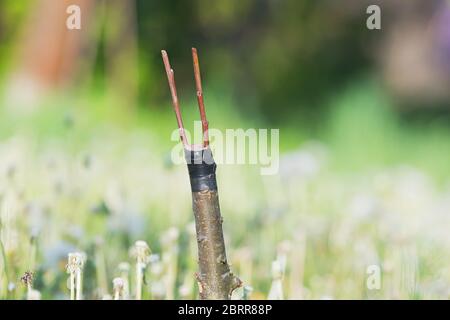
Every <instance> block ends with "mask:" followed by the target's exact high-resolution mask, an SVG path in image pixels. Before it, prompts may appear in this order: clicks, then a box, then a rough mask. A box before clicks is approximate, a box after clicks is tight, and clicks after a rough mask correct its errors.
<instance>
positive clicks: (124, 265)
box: [118, 262, 130, 273]
mask: <svg viewBox="0 0 450 320" xmlns="http://www.w3.org/2000/svg"><path fill="white" fill-rule="evenodd" d="M118 269H119V272H120V273H128V272H129V271H130V264H129V263H128V262H121V263H119V265H118Z"/></svg>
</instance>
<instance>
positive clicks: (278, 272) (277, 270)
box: [272, 260, 283, 280]
mask: <svg viewBox="0 0 450 320" xmlns="http://www.w3.org/2000/svg"><path fill="white" fill-rule="evenodd" d="M282 276H283V266H282V264H281V263H280V261H278V260H275V261H273V262H272V278H273V279H274V280H275V279H280V278H282Z"/></svg>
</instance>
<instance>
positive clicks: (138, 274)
mask: <svg viewBox="0 0 450 320" xmlns="http://www.w3.org/2000/svg"><path fill="white" fill-rule="evenodd" d="M142 269H143V266H142V265H141V264H140V263H139V262H138V263H137V264H136V300H142V278H143V273H142Z"/></svg>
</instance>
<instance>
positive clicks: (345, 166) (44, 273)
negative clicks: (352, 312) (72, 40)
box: [0, 82, 450, 299]
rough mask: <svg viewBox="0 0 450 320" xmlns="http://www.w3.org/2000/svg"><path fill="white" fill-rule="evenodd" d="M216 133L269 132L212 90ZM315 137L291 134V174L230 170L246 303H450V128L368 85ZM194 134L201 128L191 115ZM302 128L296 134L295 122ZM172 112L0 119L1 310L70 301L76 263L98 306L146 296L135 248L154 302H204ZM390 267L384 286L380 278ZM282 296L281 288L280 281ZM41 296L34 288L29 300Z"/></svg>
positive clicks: (60, 106)
mask: <svg viewBox="0 0 450 320" xmlns="http://www.w3.org/2000/svg"><path fill="white" fill-rule="evenodd" d="M206 103H207V112H208V118H209V120H210V124H211V126H212V127H215V128H219V129H225V128H244V129H245V128H249V127H255V128H258V127H262V128H270V126H271V124H270V122H269V121H267V120H266V121H263V120H261V119H256V120H255V119H252V120H248V119H247V118H246V117H244V116H242V115H240V113H239V106H238V105H236V103H235V102H233V101H232V99H227V98H224V97H222V96H220V95H217V96H215V95H214V93H209V94H208V95H207V98H206ZM327 110H328V112H327V113H326V115H324V117H323V122H322V123H320V124H316V125H315V126H314V129H311V128H310V127H308V125H307V122H308V121H307V119H300V118H301V117H299V119H297V118H296V119H295V120H293V121H292V122H293V123H287V124H286V125H284V126H281V127H279V129H280V148H281V159H280V170H279V174H278V175H274V176H261V175H260V174H259V167H258V166H250V165H245V166H244V165H223V166H219V168H218V187H219V194H220V201H221V207H222V214H223V217H224V231H225V237H226V242H227V250H228V255H229V261H230V263H231V265H232V266H231V268H232V270H233V271H234V273H236V274H237V275H238V276H239V277H240V278H241V280H242V281H243V283H244V287H243V288H240V289H238V290H237V291H236V292H235V293H234V295H233V298H235V299H243V298H245V299H266V298H272V299H283V298H284V299H391V298H392V299H400V298H403V299H429V298H438V299H448V298H449V297H450V268H449V263H450V236H449V231H448V230H449V227H450V169H449V159H450V143H449V141H450V129H449V128H448V126H446V125H445V122H442V123H440V122H439V121H437V122H434V123H425V124H424V123H421V124H418V123H408V122H405V121H404V120H402V118H401V117H400V116H399V115H398V114H396V113H395V112H394V111H393V109H392V106H391V103H390V101H389V99H388V97H387V96H386V95H385V94H384V93H383V91H382V90H381V89H379V88H378V87H377V86H375V85H373V84H371V83H370V82H369V83H366V82H364V83H363V84H360V85H358V86H353V87H349V88H348V89H347V90H345V91H344V92H342V93H341V94H339V95H336V97H334V98H333V99H331V100H330V101H329V106H328V108H327ZM182 112H183V114H184V115H185V118H186V122H187V123H190V121H193V120H194V119H197V118H196V117H197V111H196V107H195V105H194V102H193V101H192V104H186V105H182ZM297 121H298V122H297ZM175 124H176V123H175V119H174V116H173V114H172V111H171V107H170V105H169V104H167V105H164V106H152V105H148V106H147V105H145V106H142V107H140V108H135V109H133V108H129V106H124V105H122V104H121V103H120V102H118V101H116V100H115V99H113V98H111V97H104V96H101V95H94V94H85V95H80V96H79V97H54V98H52V99H49V100H48V101H45V102H44V103H43V105H42V106H39V108H36V110H35V111H34V112H29V113H27V115H24V114H17V113H11V112H7V111H3V112H2V115H1V116H0V138H1V143H0V204H1V206H0V219H1V220H0V222H1V224H0V228H1V229H0V240H1V248H0V249H1V258H0V267H1V268H0V298H3V299H6V298H8V299H13V298H16V299H22V298H23V299H24V298H27V286H26V285H24V284H23V283H22V282H21V277H22V276H23V274H24V273H25V272H27V271H31V272H33V273H34V280H33V283H32V288H33V289H32V290H35V292H34V291H33V292H34V295H33V294H32V295H31V296H30V294H29V292H28V298H30V297H31V298H33V297H34V298H41V299H69V298H70V292H69V283H68V279H69V274H68V273H67V271H66V265H67V257H68V254H69V253H72V252H81V253H83V254H84V257H85V258H86V260H85V263H84V266H83V270H82V287H83V291H82V297H83V298H84V299H111V298H113V297H114V290H113V279H114V278H117V277H121V278H122V279H123V280H126V283H127V287H128V288H127V291H128V292H127V294H126V295H127V298H129V299H134V298H135V293H134V292H135V286H136V283H135V282H136V281H135V279H136V275H135V270H136V268H135V264H136V257H135V255H133V247H134V245H135V242H136V241H138V240H144V241H146V242H147V243H148V245H149V247H150V249H151V255H150V256H149V257H148V261H147V263H146V267H145V281H144V284H143V294H142V298H143V299H196V298H198V288H197V284H196V281H195V278H194V273H195V272H196V271H197V265H196V255H197V250H196V240H195V232H193V214H192V210H191V195H190V187H189V180H188V175H187V169H186V167H185V166H182V165H181V166H175V165H173V164H172V163H171V161H170V151H171V148H172V147H173V146H174V144H175V142H173V141H171V140H170V134H171V132H172V131H173V129H174V128H175ZM372 265H376V266H379V267H380V270H381V287H380V288H379V289H376V290H370V289H369V288H368V287H367V285H366V282H367V278H368V274H367V270H368V269H367V268H368V267H369V266H372ZM280 284H281V285H280ZM29 290H30V288H28V291H29Z"/></svg>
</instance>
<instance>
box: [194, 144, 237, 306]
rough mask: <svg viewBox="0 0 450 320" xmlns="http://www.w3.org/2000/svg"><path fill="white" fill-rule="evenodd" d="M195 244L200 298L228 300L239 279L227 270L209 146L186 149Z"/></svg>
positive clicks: (213, 164)
mask: <svg viewBox="0 0 450 320" xmlns="http://www.w3.org/2000/svg"><path fill="white" fill-rule="evenodd" d="M186 155H187V157H186V160H187V162H188V169H189V177H190V180H191V189H192V207H193V211H194V217H195V226H196V232H197V244H198V263H199V267H200V272H199V273H197V281H198V283H199V290H200V298H201V299H230V297H231V293H232V292H233V290H234V289H236V288H237V287H239V286H240V285H241V281H240V280H239V278H237V277H236V276H235V275H234V274H233V273H232V272H231V270H230V266H229V265H228V261H227V254H226V250H225V241H224V237H223V230H222V222H223V218H222V215H221V213H220V205H219V195H218V191H217V183H216V174H215V171H216V164H215V163H214V160H213V158H212V153H211V150H210V149H209V147H207V148H202V149H201V150H194V151H190V150H186Z"/></svg>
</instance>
